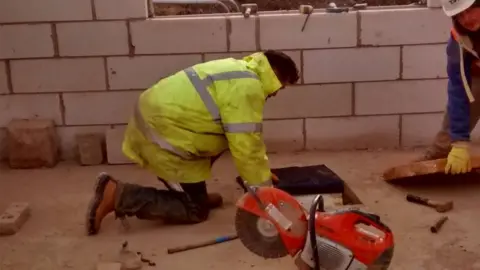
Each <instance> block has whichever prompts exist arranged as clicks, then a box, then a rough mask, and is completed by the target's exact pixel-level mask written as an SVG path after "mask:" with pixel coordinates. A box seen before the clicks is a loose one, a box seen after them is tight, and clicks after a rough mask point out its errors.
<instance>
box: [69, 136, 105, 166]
mask: <svg viewBox="0 0 480 270" xmlns="http://www.w3.org/2000/svg"><path fill="white" fill-rule="evenodd" d="M76 141H77V148H78V158H79V162H80V164H81V165H99V164H102V163H103V160H104V157H105V136H104V135H103V134H102V133H83V134H77V136H76Z"/></svg>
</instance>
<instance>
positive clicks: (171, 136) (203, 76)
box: [122, 53, 281, 185]
mask: <svg viewBox="0 0 480 270" xmlns="http://www.w3.org/2000/svg"><path fill="white" fill-rule="evenodd" d="M280 88H281V83H280V81H279V80H278V78H277V77H276V75H275V73H274V71H273V70H272V68H271V66H270V64H269V63H268V60H267V58H266V57H265V55H264V54H263V53H254V54H252V55H249V56H247V57H245V58H243V59H241V60H239V59H233V58H228V59H221V60H215V61H210V62H206V63H201V64H198V65H195V66H193V67H190V68H187V69H185V70H182V71H180V72H177V73H176V74H173V75H172V76H170V77H167V78H165V79H162V80H160V81H159V82H158V83H157V84H155V85H153V86H152V87H151V88H149V89H147V90H146V91H145V92H143V93H142V94H141V95H140V98H139V101H138V103H137V104H138V105H137V106H136V108H135V112H134V115H133V117H132V118H131V119H130V121H129V124H128V126H127V129H126V132H125V135H124V141H123V146H122V150H123V153H124V154H125V155H126V156H127V157H128V158H130V159H131V160H132V161H134V162H135V163H137V164H139V165H140V166H141V167H143V168H146V169H148V170H150V171H152V172H153V173H155V174H156V175H157V176H158V177H160V178H163V179H164V180H166V181H171V182H178V183H195V182H200V181H205V180H207V179H209V178H210V177H211V157H214V156H216V155H218V154H220V153H221V152H223V151H225V150H228V149H229V150H230V152H231V153H232V156H233V159H234V162H235V165H236V167H237V170H238V172H239V174H240V176H241V177H242V178H243V179H244V180H245V181H247V182H248V183H249V184H252V185H257V184H261V183H263V182H266V181H268V180H270V179H271V172H270V166H269V162H268V157H267V155H266V147H265V144H264V142H263V136H262V120H263V109H264V105H265V101H266V97H267V96H268V95H269V94H272V93H274V92H276V91H278V90H279V89H280Z"/></svg>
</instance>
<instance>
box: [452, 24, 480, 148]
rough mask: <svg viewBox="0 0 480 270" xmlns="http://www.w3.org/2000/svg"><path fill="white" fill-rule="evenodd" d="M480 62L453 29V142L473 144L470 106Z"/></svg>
mask: <svg viewBox="0 0 480 270" xmlns="http://www.w3.org/2000/svg"><path fill="white" fill-rule="evenodd" d="M478 63H479V59H478V55H477V53H476V52H475V51H474V49H473V43H472V41H471V40H470V38H469V37H468V36H463V35H460V34H458V32H457V31H456V30H455V29H454V28H452V31H451V36H450V39H449V40H448V44H447V74H448V105H447V110H448V114H449V121H450V125H449V126H450V136H451V138H452V141H468V140H470V103H471V102H473V101H474V97H473V95H472V92H471V89H470V88H471V82H472V68H474V67H475V65H478Z"/></svg>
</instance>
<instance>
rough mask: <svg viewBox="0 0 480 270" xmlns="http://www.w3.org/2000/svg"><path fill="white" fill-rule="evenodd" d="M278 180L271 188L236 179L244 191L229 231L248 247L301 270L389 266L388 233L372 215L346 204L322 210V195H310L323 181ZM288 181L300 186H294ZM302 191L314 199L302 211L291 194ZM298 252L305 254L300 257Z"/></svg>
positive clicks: (390, 245)
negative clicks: (292, 259)
mask: <svg viewBox="0 0 480 270" xmlns="http://www.w3.org/2000/svg"><path fill="white" fill-rule="evenodd" d="M325 168H326V167H325ZM295 169H297V168H295ZM298 169H299V171H301V169H303V168H298ZM317 170H318V168H317ZM327 170H328V168H327ZM317 173H318V172H317ZM332 173H333V172H329V173H324V174H323V175H324V176H325V175H329V174H332ZM277 175H278V174H277ZM317 175H318V174H317ZM332 177H338V176H336V175H334V176H332ZM279 178H280V180H279V183H278V184H277V185H274V187H255V188H252V187H249V186H248V184H247V183H246V182H243V181H237V182H239V184H241V185H243V186H242V187H243V188H244V190H247V192H246V193H245V194H244V195H243V196H242V197H241V198H240V199H239V200H238V202H237V212H236V216H235V229H236V231H237V234H238V237H239V238H240V241H241V242H242V244H243V245H244V246H245V247H246V248H247V249H248V250H250V251H251V252H253V253H254V254H256V255H258V256H261V257H263V258H280V257H284V256H288V255H290V256H291V257H297V260H296V265H297V267H298V269H302V270H303V269H308V270H312V269H315V270H318V269H324V270H353V269H355V270H361V269H363V270H366V269H387V268H388V267H389V265H390V262H391V259H392V257H393V246H394V243H393V241H394V240H393V233H392V232H391V230H390V229H389V228H388V227H387V226H386V225H385V224H383V223H382V222H381V221H380V218H379V217H378V216H377V215H374V214H371V213H367V212H364V211H361V210H355V209H348V208H347V209H341V210H336V211H329V212H324V207H323V199H322V195H321V194H319V193H315V192H317V190H316V187H317V186H318V185H324V183H323V182H324V181H318V179H316V178H315V177H312V175H308V176H306V180H305V181H302V179H293V180H292V183H291V184H292V185H293V186H292V185H290V183H286V184H284V183H282V182H284V181H287V182H288V181H289V180H285V179H284V178H282V176H280V175H279ZM315 179H316V180H315ZM338 179H339V178H338ZM322 180H324V179H322ZM327 181H328V180H327ZM320 182H322V183H320ZM294 183H299V184H298V185H302V184H303V186H302V187H301V188H298V187H296V188H295V187H294V186H295V184H294ZM308 184H310V185H308ZM279 186H282V189H280V188H278V187H279ZM288 186H292V188H291V189H290V191H293V190H296V192H289V190H288V188H285V187H288ZM308 192H310V194H312V195H314V200H313V202H312V204H311V206H310V207H309V209H308V210H307V209H305V208H304V207H302V206H301V205H300V203H299V202H298V201H297V199H296V198H295V194H298V193H300V194H303V195H304V194H306V193H308ZM360 225H363V226H364V227H368V228H369V229H371V230H367V229H364V228H361V227H360ZM302 250H306V251H311V252H307V253H309V254H307V255H306V256H304V255H302V254H303V253H302ZM310 254H311V255H310ZM372 267H373V268H372ZM377 267H378V268H377Z"/></svg>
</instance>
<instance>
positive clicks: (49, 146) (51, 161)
mask: <svg viewBox="0 0 480 270" xmlns="http://www.w3.org/2000/svg"><path fill="white" fill-rule="evenodd" d="M7 155H8V161H9V165H10V167H11V168H16V169H32V168H41V167H54V166H55V165H56V164H57V162H58V160H59V141H58V136H57V133H56V129H55V123H54V121H53V120H47V119H14V120H12V121H11V122H10V123H9V124H8V126H7Z"/></svg>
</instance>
